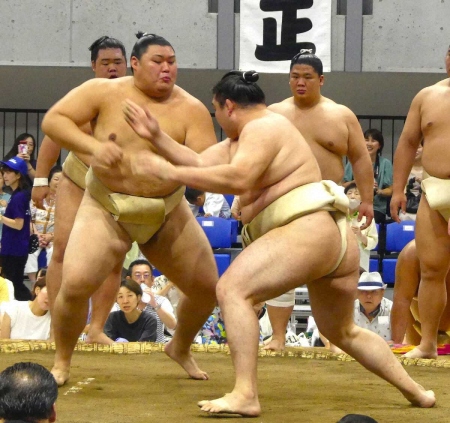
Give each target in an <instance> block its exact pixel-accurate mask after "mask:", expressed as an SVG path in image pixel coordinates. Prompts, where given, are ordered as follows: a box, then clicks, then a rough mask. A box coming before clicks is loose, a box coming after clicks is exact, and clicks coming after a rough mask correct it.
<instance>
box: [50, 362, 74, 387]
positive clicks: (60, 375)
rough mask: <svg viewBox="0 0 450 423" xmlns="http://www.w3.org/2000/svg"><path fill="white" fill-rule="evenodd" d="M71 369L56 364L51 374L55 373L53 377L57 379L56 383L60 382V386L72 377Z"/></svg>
mask: <svg viewBox="0 0 450 423" xmlns="http://www.w3.org/2000/svg"><path fill="white" fill-rule="evenodd" d="M69 370H70V369H69V368H66V367H59V366H56V365H54V366H53V368H52V370H51V374H52V375H53V377H54V378H55V380H56V383H57V384H58V386H63V385H64V384H65V383H66V382H67V381H68V380H69V377H70V371H69Z"/></svg>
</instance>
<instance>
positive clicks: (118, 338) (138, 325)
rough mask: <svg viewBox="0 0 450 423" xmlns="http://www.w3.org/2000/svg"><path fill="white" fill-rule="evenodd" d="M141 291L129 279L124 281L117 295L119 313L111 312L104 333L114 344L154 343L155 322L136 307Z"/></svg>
mask: <svg viewBox="0 0 450 423" xmlns="http://www.w3.org/2000/svg"><path fill="white" fill-rule="evenodd" d="M141 298H142V289H141V287H140V286H139V284H138V283H137V282H135V281H133V280H131V279H124V280H123V281H122V283H121V284H120V289H119V293H118V294H117V303H118V305H119V307H120V310H119V311H113V312H112V313H111V314H110V315H109V316H108V320H107V321H106V324H105V329H104V332H105V334H106V336H108V337H109V338H110V341H111V342H110V344H112V343H114V342H155V341H156V327H157V322H156V319H155V317H154V316H152V315H151V314H150V313H147V312H145V311H141V310H139V308H138V305H139V303H140V301H141Z"/></svg>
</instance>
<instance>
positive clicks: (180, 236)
mask: <svg viewBox="0 0 450 423" xmlns="http://www.w3.org/2000/svg"><path fill="white" fill-rule="evenodd" d="M139 248H140V249H141V251H142V253H143V254H144V255H145V256H146V257H147V258H148V260H149V261H150V262H151V263H152V264H153V265H154V266H156V268H157V269H158V270H159V271H161V272H162V273H163V274H164V275H165V276H167V277H168V278H169V280H171V281H172V282H173V283H175V284H176V285H177V286H178V288H180V289H181V291H183V292H184V293H185V294H189V293H190V292H192V291H199V290H202V289H204V288H205V287H211V285H214V286H215V284H216V283H217V280H218V279H219V276H218V273H217V266H216V262H215V260H214V255H213V253H212V249H211V246H210V244H209V241H208V239H207V237H206V235H205V233H204V231H203V229H202V228H201V226H200V225H199V224H198V222H197V220H196V219H195V217H194V215H193V214H192V211H191V210H190V209H189V206H188V205H187V202H186V201H184V200H183V201H181V203H180V204H179V205H178V206H177V207H176V208H175V209H174V210H173V211H172V212H171V213H170V214H169V215H168V216H167V217H166V222H165V223H164V225H163V226H162V228H161V229H160V230H159V231H158V232H157V233H156V234H155V235H154V236H153V237H152V239H151V240H150V241H149V242H147V243H146V244H143V245H140V246H139Z"/></svg>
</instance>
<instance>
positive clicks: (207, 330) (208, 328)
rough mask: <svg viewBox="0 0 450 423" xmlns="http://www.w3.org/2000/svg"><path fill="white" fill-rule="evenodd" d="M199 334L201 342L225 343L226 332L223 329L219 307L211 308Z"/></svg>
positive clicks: (223, 324)
mask: <svg viewBox="0 0 450 423" xmlns="http://www.w3.org/2000/svg"><path fill="white" fill-rule="evenodd" d="M199 336H200V337H201V340H202V344H226V343H227V333H226V331H225V323H224V321H223V317H222V313H221V311H220V308H219V307H216V308H215V309H214V310H213V313H212V314H211V316H209V317H208V320H207V321H206V322H205V324H204V325H203V327H202V328H201V329H200V332H199Z"/></svg>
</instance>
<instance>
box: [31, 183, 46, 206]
mask: <svg viewBox="0 0 450 423" xmlns="http://www.w3.org/2000/svg"><path fill="white" fill-rule="evenodd" d="M49 190H50V188H49V187H48V186H47V187H33V189H32V191H31V199H32V200H33V203H34V205H35V206H36V207H37V208H38V209H42V210H45V208H44V198H46V197H47V195H48V192H49Z"/></svg>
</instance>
